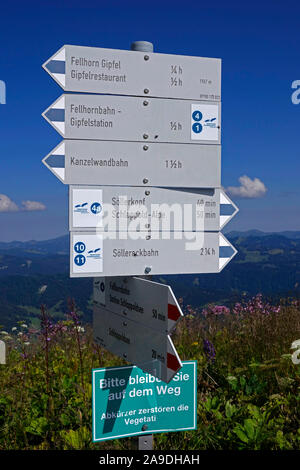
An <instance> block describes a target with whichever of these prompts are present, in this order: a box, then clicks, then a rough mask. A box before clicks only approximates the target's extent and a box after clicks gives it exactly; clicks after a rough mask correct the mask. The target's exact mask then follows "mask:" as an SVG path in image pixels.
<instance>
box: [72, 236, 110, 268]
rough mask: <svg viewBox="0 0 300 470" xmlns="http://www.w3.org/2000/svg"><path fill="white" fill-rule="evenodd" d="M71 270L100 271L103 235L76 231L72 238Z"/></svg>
mask: <svg viewBox="0 0 300 470" xmlns="http://www.w3.org/2000/svg"><path fill="white" fill-rule="evenodd" d="M72 242H73V246H72V264H73V272H75V273H77V274H79V273H89V272H94V273H102V271H103V237H102V235H101V234H82V233H76V234H74V236H73V239H72Z"/></svg>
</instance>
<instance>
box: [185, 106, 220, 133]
mask: <svg viewBox="0 0 300 470" xmlns="http://www.w3.org/2000/svg"><path fill="white" fill-rule="evenodd" d="M218 138H219V109H218V106H216V105H215V104H201V103H198V104H192V105H191V139H192V140H214V141H218Z"/></svg>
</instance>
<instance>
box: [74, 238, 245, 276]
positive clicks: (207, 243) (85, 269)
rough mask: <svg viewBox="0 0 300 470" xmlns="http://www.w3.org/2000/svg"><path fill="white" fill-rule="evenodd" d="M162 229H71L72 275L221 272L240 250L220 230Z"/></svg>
mask: <svg viewBox="0 0 300 470" xmlns="http://www.w3.org/2000/svg"><path fill="white" fill-rule="evenodd" d="M161 233H162V234H163V238H161V237H160V235H161ZM161 233H160V232H152V233H151V234H147V232H126V233H122V232H120V233H119V234H118V233H115V232H113V233H112V232H102V233H100V232H97V233H92V232H71V242H70V276H71V277H98V276H136V275H144V274H178V273H181V274H192V273H218V272H220V271H221V270H222V269H223V268H224V266H225V265H226V264H227V263H228V262H229V261H230V260H231V259H232V258H233V257H234V255H235V254H236V249H235V248H234V247H233V246H232V245H231V244H230V243H229V241H228V240H226V238H225V237H224V236H223V235H222V234H221V233H219V232H184V233H183V232H173V233H172V234H169V233H168V232H166V234H165V232H161Z"/></svg>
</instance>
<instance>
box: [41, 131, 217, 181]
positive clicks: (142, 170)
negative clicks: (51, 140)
mask: <svg viewBox="0 0 300 470" xmlns="http://www.w3.org/2000/svg"><path fill="white" fill-rule="evenodd" d="M43 163H44V165H45V166H46V167H47V168H48V169H49V170H50V171H52V173H53V174H54V175H55V176H56V177H57V178H58V179H59V180H60V181H61V182H62V183H64V184H87V185H100V184H101V185H112V186H115V185H116V186H162V187H186V188H218V187H220V184H221V146H220V145H189V144H181V145H177V144H170V143H169V144H166V143H155V144H154V143H153V144H149V143H147V144H144V143H142V142H118V141H111V142H110V141H99V140H98V141H97V140H65V141H62V142H61V143H60V144H59V145H58V146H57V147H56V148H55V149H53V150H52V151H51V152H50V153H49V154H48V155H47V156H46V157H45V158H44V159H43Z"/></svg>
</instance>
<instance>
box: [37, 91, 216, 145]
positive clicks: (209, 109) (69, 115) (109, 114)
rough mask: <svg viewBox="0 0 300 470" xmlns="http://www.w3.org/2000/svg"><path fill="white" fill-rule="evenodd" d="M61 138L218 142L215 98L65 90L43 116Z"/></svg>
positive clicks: (195, 142) (191, 142)
mask: <svg viewBox="0 0 300 470" xmlns="http://www.w3.org/2000/svg"><path fill="white" fill-rule="evenodd" d="M42 115H43V116H44V118H45V119H46V120H47V121H48V122H49V124H51V125H52V126H53V127H54V129H56V130H57V132H59V133H60V135H61V136H62V137H64V138H66V139H88V140H117V141H132V142H169V143H188V144H201V143H203V144H205V143H206V144H220V138H221V130H220V128H221V125H220V122H221V105H220V102H215V103H213V102H204V101H198V102H196V101H188V100H177V99H176V100H170V99H162V98H147V99H144V98H140V97H135V96H115V95H83V94H70V95H68V94H65V95H62V96H61V97H60V98H58V99H57V100H56V101H55V102H54V103H52V105H51V106H49V108H47V109H46V110H45V112H44V113H43V114H42Z"/></svg>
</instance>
